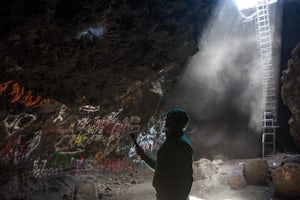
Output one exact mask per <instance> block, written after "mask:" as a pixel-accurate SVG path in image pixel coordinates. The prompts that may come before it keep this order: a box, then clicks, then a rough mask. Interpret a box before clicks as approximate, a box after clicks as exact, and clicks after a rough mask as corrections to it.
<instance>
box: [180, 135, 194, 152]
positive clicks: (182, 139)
mask: <svg viewBox="0 0 300 200" xmlns="http://www.w3.org/2000/svg"><path fill="white" fill-rule="evenodd" d="M179 143H180V144H181V146H183V148H188V149H190V150H192V151H193V147H192V144H191V142H190V140H189V139H188V138H187V137H186V136H185V135H182V136H181V137H180V139H179Z"/></svg>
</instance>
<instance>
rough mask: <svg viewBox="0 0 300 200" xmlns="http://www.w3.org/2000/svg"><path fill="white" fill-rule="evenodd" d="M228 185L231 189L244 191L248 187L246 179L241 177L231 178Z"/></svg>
mask: <svg viewBox="0 0 300 200" xmlns="http://www.w3.org/2000/svg"><path fill="white" fill-rule="evenodd" d="M228 184H229V186H230V188H231V189H243V188H245V187H246V186H247V183H246V181H245V178H244V177H243V176H241V175H237V176H231V177H230V178H229V181H228Z"/></svg>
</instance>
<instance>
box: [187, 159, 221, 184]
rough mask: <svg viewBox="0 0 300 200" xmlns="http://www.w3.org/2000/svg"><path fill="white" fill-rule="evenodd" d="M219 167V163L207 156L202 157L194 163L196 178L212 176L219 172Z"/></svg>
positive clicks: (201, 178)
mask: <svg viewBox="0 0 300 200" xmlns="http://www.w3.org/2000/svg"><path fill="white" fill-rule="evenodd" d="M218 169H219V167H218V165H217V164H215V163H213V162H212V161H210V160H208V159H206V158H201V159H200V160H198V161H195V162H194V164H193V170H194V180H195V181H197V180H203V179H208V178H211V177H212V176H213V175H215V174H217V173H218Z"/></svg>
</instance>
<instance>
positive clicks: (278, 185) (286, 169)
mask: <svg viewBox="0 0 300 200" xmlns="http://www.w3.org/2000/svg"><path fill="white" fill-rule="evenodd" d="M271 172H272V180H273V185H274V192H275V195H276V196H281V197H285V198H293V199H294V198H300V164H298V165H290V166H288V165H284V166H281V167H279V168H277V169H274V170H272V171H271Z"/></svg>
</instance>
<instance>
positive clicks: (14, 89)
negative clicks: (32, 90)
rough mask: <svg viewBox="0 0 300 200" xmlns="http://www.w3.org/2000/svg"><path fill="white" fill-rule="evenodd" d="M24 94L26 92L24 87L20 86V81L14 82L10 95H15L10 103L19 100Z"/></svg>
mask: <svg viewBox="0 0 300 200" xmlns="http://www.w3.org/2000/svg"><path fill="white" fill-rule="evenodd" d="M23 94H24V88H23V87H22V88H20V86H19V84H18V83H14V84H13V85H12V91H11V92H10V93H8V95H11V96H13V98H12V99H11V101H10V103H16V102H17V101H19V100H20V99H21V97H22V95H23Z"/></svg>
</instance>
